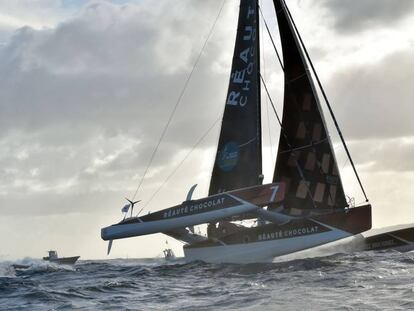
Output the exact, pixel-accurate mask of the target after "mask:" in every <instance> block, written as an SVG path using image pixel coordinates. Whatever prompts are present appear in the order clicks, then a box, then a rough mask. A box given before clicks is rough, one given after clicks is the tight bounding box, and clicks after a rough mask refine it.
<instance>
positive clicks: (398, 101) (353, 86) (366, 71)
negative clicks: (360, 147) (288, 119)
mask: <svg viewBox="0 0 414 311" xmlns="http://www.w3.org/2000/svg"><path fill="white" fill-rule="evenodd" d="M413 52H414V51H413V49H412V48H411V49H408V50H405V51H400V52H396V53H394V54H391V55H389V56H387V57H385V58H384V59H382V60H381V61H380V62H378V63H375V64H364V65H360V66H355V67H350V68H349V69H347V70H344V71H342V72H338V73H336V74H335V75H334V76H333V77H332V78H331V79H330V81H329V83H328V84H327V88H326V89H327V91H328V94H329V95H330V100H331V102H332V104H333V105H334V110H335V112H336V116H337V118H338V119H339V121H340V125H341V126H342V128H343V131H344V133H345V136H346V137H347V138H348V139H368V138H371V139H375V138H393V137H394V138H395V137H404V136H405V137H407V136H414V122H412V115H413V114H414V108H413V105H412V94H411V89H412V81H414V72H413V71H412V70H410V69H409V68H413V67H414V59H413V57H412V55H413Z"/></svg>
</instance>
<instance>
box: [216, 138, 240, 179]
mask: <svg viewBox="0 0 414 311" xmlns="http://www.w3.org/2000/svg"><path fill="white" fill-rule="evenodd" d="M239 157H240V148H239V145H238V144H237V143H235V142H233V141H232V142H228V143H227V144H225V145H224V147H223V149H221V151H220V152H219V155H218V157H217V165H218V166H219V167H220V169H221V170H222V171H224V172H230V171H231V170H232V169H233V168H234V167H235V166H236V165H237V162H238V161H239Z"/></svg>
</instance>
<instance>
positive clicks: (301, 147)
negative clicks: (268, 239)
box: [273, 0, 347, 215]
mask: <svg viewBox="0 0 414 311" xmlns="http://www.w3.org/2000/svg"><path fill="white" fill-rule="evenodd" d="M273 2H274V5H275V9H276V15H277V20H278V25H279V32H280V39H281V42H282V52H283V62H284V73H285V96H284V103H283V104H284V106H283V118H282V129H281V134H280V140H279V149H278V155H277V159H276V167H275V172H274V176H273V181H274V182H281V181H282V182H285V183H286V197H285V202H284V211H285V212H287V213H290V214H292V215H304V214H308V213H309V212H310V211H312V209H313V208H318V209H333V208H335V209H336V208H345V207H346V206H347V203H346V199H345V194H344V191H343V186H342V182H341V179H340V176H339V172H338V166H337V163H336V159H335V154H334V152H333V149H332V144H331V141H330V139H329V137H328V135H327V128H326V124H325V120H324V118H323V115H322V110H321V106H320V103H319V100H318V97H317V94H316V90H315V88H314V85H313V82H312V77H311V73H310V71H309V70H308V67H307V64H306V61H305V58H304V55H303V52H302V50H301V47H300V45H299V42H298V40H297V36H296V33H295V32H294V29H293V25H292V22H291V20H290V19H289V16H288V12H287V9H286V7H285V4H284V1H283V0H274V1H273ZM273 208H275V207H273Z"/></svg>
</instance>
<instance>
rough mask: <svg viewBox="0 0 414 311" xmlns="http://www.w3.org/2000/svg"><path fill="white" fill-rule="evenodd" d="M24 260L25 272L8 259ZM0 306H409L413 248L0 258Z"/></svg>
mask: <svg viewBox="0 0 414 311" xmlns="http://www.w3.org/2000/svg"><path fill="white" fill-rule="evenodd" d="M16 263H18V264H22V263H26V264H27V263H29V264H31V265H32V266H31V267H30V268H28V269H26V270H17V271H15V269H13V267H12V266H11V265H12V264H16ZM0 309H1V310H414V252H411V253H398V252H395V251H382V252H356V253H350V254H333V255H329V256H318V257H308V258H302V259H292V260H287V261H279V262H274V263H268V264H247V265H236V264H207V263H203V262H191V263H186V262H185V261H184V260H183V259H178V260H176V261H174V262H166V261H165V260H164V259H161V258H155V259H114V260H102V261H95V260H91V261H89V260H85V261H82V260H81V261H79V262H78V263H77V264H76V265H75V266H73V267H70V266H57V265H54V264H51V263H46V262H41V261H39V260H31V259H25V260H19V261H16V262H7V261H0Z"/></svg>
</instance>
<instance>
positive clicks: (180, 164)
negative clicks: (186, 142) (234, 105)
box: [137, 114, 223, 216]
mask: <svg viewBox="0 0 414 311" xmlns="http://www.w3.org/2000/svg"><path fill="white" fill-rule="evenodd" d="M222 116H223V114H220V116H219V117H218V118H217V119H216V120H215V121H214V123H213V124H212V125H211V126H210V127H209V128H208V129H207V131H206V132H205V133H204V134H203V136H201V138H200V139H199V140H198V141H197V142H196V143H195V144H194V145H193V147H192V148H191V150H190V151H189V152H188V153H187V154H186V155H185V157H184V158H183V159H182V160H181V162H180V163H179V164H178V165H177V167H176V168H175V169H174V170H173V171H172V172H171V173H170V175H168V176H167V178H166V179H165V180H164V181H163V183H162V184H161V185H160V186H159V187H158V189H157V190H156V191H155V192H154V193H153V194H152V196H151V197H150V199H149V200H148V202H147V203H146V204H145V205H144V206H143V207H142V208H141V210H140V211H139V212H138V214H137V216H138V215H139V214H140V213H141V212H142V211H143V209H144V208H145V207H147V206H148V204H150V203H151V201H152V200H153V199H154V197H155V196H156V195H157V194H158V192H160V190H161V188H162V187H164V185H165V184H166V183H167V182H168V181H169V180H170V178H171V177H172V176H173V175H174V174H175V173H176V172H177V171H178V169H179V168H180V167H181V166H182V165H183V163H184V162H185V160H187V159H188V157H189V156H190V154H191V153H192V152H193V151H194V150H195V148H197V146H198V145H199V144H200V143H201V142H202V141H203V140H204V138H206V136H207V135H208V134H209V133H210V132H211V130H212V129H213V128H214V126H216V124H217V123H218V122H219V121H220V120H221V118H222Z"/></svg>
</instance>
